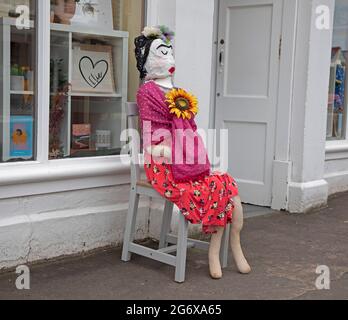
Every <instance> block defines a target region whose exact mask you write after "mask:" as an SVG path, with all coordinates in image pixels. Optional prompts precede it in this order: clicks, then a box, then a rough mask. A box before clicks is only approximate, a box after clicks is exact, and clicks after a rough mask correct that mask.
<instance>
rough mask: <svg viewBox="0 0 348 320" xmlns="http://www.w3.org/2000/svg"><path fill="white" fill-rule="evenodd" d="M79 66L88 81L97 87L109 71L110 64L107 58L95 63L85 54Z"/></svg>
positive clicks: (91, 85) (93, 86)
mask: <svg viewBox="0 0 348 320" xmlns="http://www.w3.org/2000/svg"><path fill="white" fill-rule="evenodd" d="M79 68H80V73H81V75H82V77H83V79H84V80H85V81H86V83H87V84H88V85H89V86H90V87H92V88H93V89H95V88H96V87H98V85H99V84H100V83H101V82H102V81H103V80H104V78H105V76H106V74H107V73H108V70H109V64H108V62H107V61H105V60H100V61H98V62H96V63H94V62H93V60H92V59H91V58H90V57H87V56H84V57H82V58H81V60H80V64H79Z"/></svg>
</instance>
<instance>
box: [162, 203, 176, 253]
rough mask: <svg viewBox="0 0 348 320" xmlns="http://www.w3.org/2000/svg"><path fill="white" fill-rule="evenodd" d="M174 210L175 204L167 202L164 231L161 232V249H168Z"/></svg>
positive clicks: (164, 213) (163, 221)
mask: <svg viewBox="0 0 348 320" xmlns="http://www.w3.org/2000/svg"><path fill="white" fill-rule="evenodd" d="M173 208H174V204H173V203H172V202H170V201H168V200H166V204H165V207H164V212H163V219H162V230H161V236H160V243H159V249H163V248H166V247H168V242H167V235H168V233H169V232H170V225H171V223H172V215H173Z"/></svg>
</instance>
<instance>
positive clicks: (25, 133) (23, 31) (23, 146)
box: [0, 0, 36, 162]
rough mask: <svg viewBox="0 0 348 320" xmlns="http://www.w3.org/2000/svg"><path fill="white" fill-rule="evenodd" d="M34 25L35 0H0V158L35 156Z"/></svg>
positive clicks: (23, 159)
mask: <svg viewBox="0 0 348 320" xmlns="http://www.w3.org/2000/svg"><path fill="white" fill-rule="evenodd" d="M18 18H21V19H18ZM34 26H35V1H33V0H2V1H0V39H1V40H0V72H1V75H0V100H1V103H0V162H16V161H28V160H34V159H35V149H36V143H35V142H36V137H35V127H36V109H35V96H34V92H35V70H36V65H35V60H36V44H35V43H36V34H35V33H36V32H35V27H34Z"/></svg>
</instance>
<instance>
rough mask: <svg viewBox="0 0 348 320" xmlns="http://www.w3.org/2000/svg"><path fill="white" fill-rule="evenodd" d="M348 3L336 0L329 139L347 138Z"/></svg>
mask: <svg viewBox="0 0 348 320" xmlns="http://www.w3.org/2000/svg"><path fill="white" fill-rule="evenodd" d="M347 64H348V3H347V1H346V0H336V8H335V18H334V30H333V46H332V56H331V68H330V86H329V103H328V117H327V139H328V140H344V139H346V138H347V105H348V95H347V93H348V77H347V71H348V69H347Z"/></svg>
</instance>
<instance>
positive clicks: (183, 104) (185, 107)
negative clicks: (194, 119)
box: [175, 97, 190, 111]
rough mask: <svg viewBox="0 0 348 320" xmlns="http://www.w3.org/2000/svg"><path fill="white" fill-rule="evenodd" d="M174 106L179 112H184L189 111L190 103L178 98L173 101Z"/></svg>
mask: <svg viewBox="0 0 348 320" xmlns="http://www.w3.org/2000/svg"><path fill="white" fill-rule="evenodd" d="M175 106H176V107H177V108H178V109H179V110H180V111H186V110H189V109H190V102H189V101H188V100H187V99H185V98H182V97H180V98H177V99H176V100H175Z"/></svg>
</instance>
